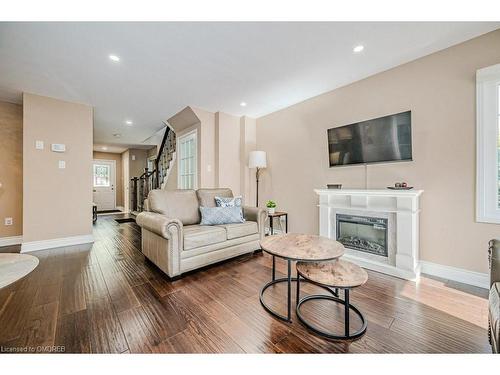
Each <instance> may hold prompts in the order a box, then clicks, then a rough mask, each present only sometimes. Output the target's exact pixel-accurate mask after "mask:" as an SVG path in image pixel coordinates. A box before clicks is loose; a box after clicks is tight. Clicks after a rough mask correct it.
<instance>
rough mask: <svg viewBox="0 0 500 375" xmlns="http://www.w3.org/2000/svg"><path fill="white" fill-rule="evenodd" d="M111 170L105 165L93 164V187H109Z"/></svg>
mask: <svg viewBox="0 0 500 375" xmlns="http://www.w3.org/2000/svg"><path fill="white" fill-rule="evenodd" d="M110 180H111V168H110V166H109V165H106V164H94V187H109V186H110V185H111V181H110Z"/></svg>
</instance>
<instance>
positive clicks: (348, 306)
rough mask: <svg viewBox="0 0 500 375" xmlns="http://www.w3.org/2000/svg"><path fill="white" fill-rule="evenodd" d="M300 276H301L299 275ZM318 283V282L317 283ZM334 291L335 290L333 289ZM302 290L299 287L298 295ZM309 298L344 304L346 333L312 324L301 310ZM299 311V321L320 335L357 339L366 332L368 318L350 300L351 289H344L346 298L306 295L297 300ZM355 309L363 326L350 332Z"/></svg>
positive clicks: (334, 338)
mask: <svg viewBox="0 0 500 375" xmlns="http://www.w3.org/2000/svg"><path fill="white" fill-rule="evenodd" d="M298 277H300V276H298ZM304 280H305V281H308V280H307V279H304ZM316 285H318V284H316ZM332 292H333V291H332ZM299 293H300V291H299V290H298V289H297V295H299ZM309 300H329V301H333V302H335V303H339V304H342V305H344V311H345V316H344V335H335V334H332V333H330V332H326V331H324V330H322V329H320V328H318V327H316V326H314V325H312V324H310V323H309V322H308V321H307V320H306V319H304V317H303V316H302V313H301V312H300V307H301V306H302V304H303V303H305V302H307V301H309ZM295 311H296V313H297V318H298V319H299V321H300V322H301V323H302V324H304V325H305V326H306V327H307V328H308V329H310V330H311V331H313V332H315V333H317V334H318V335H320V336H323V337H326V338H329V339H333V340H355V339H357V338H359V337H361V336H362V335H364V333H365V332H366V326H367V324H366V320H365V317H364V316H363V314H362V313H361V312H360V311H359V310H358V309H357V308H356V307H355V306H353V305H351V304H350V302H349V289H344V300H342V299H340V298H339V297H335V296H327V295H321V294H317V295H316V294H315V295H309V296H305V297H303V298H302V299H300V300H298V301H297V307H296V309H295ZM350 311H353V312H354V313H355V314H356V315H357V316H358V317H359V319H360V320H361V328H360V329H358V330H357V331H356V332H354V333H352V334H351V332H350V318H349V312H350Z"/></svg>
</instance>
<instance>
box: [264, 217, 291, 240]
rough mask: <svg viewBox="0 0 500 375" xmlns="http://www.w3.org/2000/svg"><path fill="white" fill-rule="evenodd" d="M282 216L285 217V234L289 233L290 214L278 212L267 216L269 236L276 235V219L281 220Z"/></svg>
mask: <svg viewBox="0 0 500 375" xmlns="http://www.w3.org/2000/svg"><path fill="white" fill-rule="evenodd" d="M281 216H284V217H285V233H288V212H284V211H277V212H275V213H274V214H267V217H268V218H269V235H270V236H272V235H273V234H274V223H273V222H274V218H275V217H277V218H280V217H281Z"/></svg>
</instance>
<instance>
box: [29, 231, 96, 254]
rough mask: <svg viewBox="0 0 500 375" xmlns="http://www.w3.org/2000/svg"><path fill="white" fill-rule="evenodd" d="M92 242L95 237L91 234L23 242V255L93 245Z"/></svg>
mask: <svg viewBox="0 0 500 375" xmlns="http://www.w3.org/2000/svg"><path fill="white" fill-rule="evenodd" d="M92 242H94V236H93V235H91V234H88V235H83V236H73V237H64V238H54V239H50V240H43V241H32V242H23V244H22V246H21V253H27V252H30V251H38V250H45V249H52V248H56V247H64V246H74V245H81V244H86V243H92Z"/></svg>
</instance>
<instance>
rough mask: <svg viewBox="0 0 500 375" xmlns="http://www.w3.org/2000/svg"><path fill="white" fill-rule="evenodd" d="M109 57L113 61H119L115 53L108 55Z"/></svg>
mask: <svg viewBox="0 0 500 375" xmlns="http://www.w3.org/2000/svg"><path fill="white" fill-rule="evenodd" d="M109 59H110V60H111V61H114V62H118V61H120V58H119V57H118V56H116V55H109Z"/></svg>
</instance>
